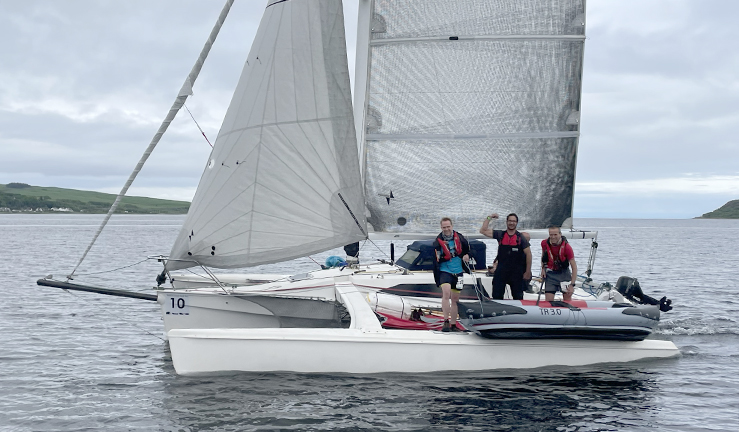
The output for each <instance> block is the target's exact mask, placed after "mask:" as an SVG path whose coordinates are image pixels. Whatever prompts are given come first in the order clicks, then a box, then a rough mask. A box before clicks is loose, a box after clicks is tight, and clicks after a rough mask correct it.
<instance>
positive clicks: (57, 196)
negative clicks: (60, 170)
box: [0, 183, 190, 214]
mask: <svg viewBox="0 0 739 432" xmlns="http://www.w3.org/2000/svg"><path fill="white" fill-rule="evenodd" d="M115 197H116V196H115V195H113V194H106V193H101V192H91V191H81V190H76V189H62V188H55V187H41V186H30V185H27V184H25V183H8V184H7V185H0V214H2V213H5V212H29V213H30V212H68V211H70V210H71V212H75V213H107V212H108V209H109V208H110V206H111V205H112V204H113V201H115ZM189 207H190V203H189V202H187V201H171V200H162V199H155V198H144V197H135V196H126V197H123V199H122V200H121V202H120V204H119V205H118V209H116V213H159V214H183V213H187V210H188V208H189Z"/></svg>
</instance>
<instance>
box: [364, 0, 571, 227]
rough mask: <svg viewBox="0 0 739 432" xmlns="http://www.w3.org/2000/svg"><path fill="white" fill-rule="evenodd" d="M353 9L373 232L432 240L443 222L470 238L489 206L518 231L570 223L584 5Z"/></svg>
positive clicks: (383, 4) (397, 2)
mask: <svg viewBox="0 0 739 432" xmlns="http://www.w3.org/2000/svg"><path fill="white" fill-rule="evenodd" d="M362 4H363V5H364V6H365V7H366V8H365V9H364V18H360V29H362V28H364V29H366V31H367V32H369V35H361V34H360V35H359V36H358V39H359V40H363V39H364V40H367V41H368V42H367V43H368V44H369V49H368V50H365V52H366V55H367V58H366V59H364V60H363V63H362V62H360V61H359V60H358V62H357V64H358V65H360V64H364V65H365V68H366V70H367V73H366V74H365V72H364V70H359V71H358V72H357V76H358V77H359V78H358V79H364V77H365V75H366V77H367V78H366V83H362V82H359V81H358V82H357V86H356V87H355V88H356V89H358V90H359V92H364V93H365V94H363V95H361V94H358V95H357V97H356V98H355V100H356V101H360V103H364V107H363V108H364V110H363V115H362V116H358V117H357V118H358V119H359V118H360V117H361V119H362V128H363V129H360V130H359V136H360V137H361V136H362V135H363V136H364V139H363V140H362V143H361V146H360V148H361V149H362V159H363V163H364V166H363V168H364V175H365V195H366V200H367V207H368V210H369V212H370V217H369V223H370V224H371V225H372V228H373V229H374V230H375V231H379V232H390V233H399V234H400V233H429V232H432V233H438V231H439V228H438V227H439V219H440V218H441V217H442V216H449V217H452V218H453V219H454V225H455V229H458V230H460V231H463V232H476V231H477V229H478V228H479V226H480V223H481V220H482V218H483V217H484V216H485V215H487V214H490V213H491V212H493V211H495V212H498V213H501V214H503V215H505V214H506V213H508V212H515V213H517V214H518V215H519V228H523V229H537V228H546V227H547V226H549V225H551V224H557V225H563V226H565V227H567V225H568V224H571V216H572V206H573V193H574V181H575V164H576V155H577V146H578V139H579V111H580V96H581V75H582V66H583V44H584V40H585V30H584V29H585V26H584V24H585V23H584V16H585V15H584V14H585V1H584V0H558V1H551V0H517V1H510V0H486V1H479V0H460V1H455V2H449V1H447V0H373V1H370V2H366V1H363V2H362ZM360 10H362V9H361V6H360ZM362 19H363V20H364V21H363V22H364V25H363V22H362V21H361V20H362ZM367 22H369V25H367ZM357 52H358V53H361V52H362V50H360V49H358V50H357ZM358 69H360V68H359V66H358Z"/></svg>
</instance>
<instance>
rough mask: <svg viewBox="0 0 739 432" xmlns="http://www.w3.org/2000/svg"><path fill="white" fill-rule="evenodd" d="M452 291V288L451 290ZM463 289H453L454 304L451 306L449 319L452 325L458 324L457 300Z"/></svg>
mask: <svg viewBox="0 0 739 432" xmlns="http://www.w3.org/2000/svg"><path fill="white" fill-rule="evenodd" d="M450 291H451V290H450ZM460 293H461V291H452V304H451V305H450V306H451V311H450V312H451V315H452V316H451V318H450V319H449V323H450V324H451V325H452V327H454V326H456V325H457V315H458V314H459V311H458V310H457V302H458V301H459V294H460Z"/></svg>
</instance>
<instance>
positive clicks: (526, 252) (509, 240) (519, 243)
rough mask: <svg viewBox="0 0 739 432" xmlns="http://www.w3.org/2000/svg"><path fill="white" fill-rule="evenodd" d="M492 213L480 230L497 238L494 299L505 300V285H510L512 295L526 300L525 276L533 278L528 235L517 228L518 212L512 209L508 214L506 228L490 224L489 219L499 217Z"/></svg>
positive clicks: (487, 235) (515, 298)
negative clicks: (494, 227)
mask: <svg viewBox="0 0 739 432" xmlns="http://www.w3.org/2000/svg"><path fill="white" fill-rule="evenodd" d="M497 219H498V213H493V214H491V215H490V216H488V217H487V218H485V220H484V221H483V223H482V228H480V234H482V235H484V236H486V237H490V238H492V239H495V240H497V241H498V255H497V256H496V257H495V259H496V260H497V261H498V265H497V266H496V268H495V273H493V299H495V300H502V299H503V296H505V286H506V284H508V285H509V286H510V287H511V297H513V299H514V300H523V289H524V282H523V281H524V280H531V247H530V245H529V241H528V239H527V238H526V237H525V236H524V235H523V234H521V233H520V232H518V231H517V230H516V227H517V226H518V216H517V215H516V214H515V213H511V214H509V215H508V217H506V228H507V229H506V230H505V231H503V230H494V229H492V228H490V221H493V220H497Z"/></svg>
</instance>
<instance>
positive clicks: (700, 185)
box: [0, 0, 739, 218]
mask: <svg viewBox="0 0 739 432" xmlns="http://www.w3.org/2000/svg"><path fill="white" fill-rule="evenodd" d="M344 3H345V5H344V9H345V15H346V25H347V45H348V47H349V64H350V69H351V72H352V74H353V64H354V44H355V40H356V37H355V32H356V10H357V1H356V0H345V2H344ZM265 5H266V0H237V1H236V4H235V5H234V7H233V8H232V11H231V14H230V15H229V17H228V19H227V20H226V24H225V25H224V27H223V30H222V31H221V34H220V36H219V37H218V40H217V41H216V43H215V45H214V47H213V50H212V51H211V55H210V57H209V59H208V61H207V62H206V64H205V66H204V67H203V70H202V73H201V76H200V78H198V81H197V83H196V85H195V88H194V96H193V97H192V98H190V99H189V101H188V103H187V105H188V107H189V108H190V110H191V111H192V113H193V115H194V116H195V119H196V120H197V121H198V122H199V123H200V125H201V127H202V128H203V130H204V131H205V133H206V134H207V135H208V137H209V138H210V139H211V141H214V140H215V137H216V135H217V133H218V129H219V127H220V124H221V120H222V118H223V115H224V113H225V110H226V107H227V105H228V103H229V101H230V98H231V91H232V90H233V88H234V87H235V85H236V81H237V80H238V76H239V74H240V72H241V69H242V66H243V62H244V60H245V58H246V55H247V53H248V50H249V48H250V46H251V42H252V38H253V37H254V33H255V32H256V28H257V26H258V24H259V20H260V18H261V15H262V12H263V11H264V6H265ZM222 6H223V1H216V0H176V1H175V0H167V1H164V0H126V1H100V0H65V1H57V0H24V1H18V0H0V40H2V43H0V184H5V183H9V182H24V183H29V184H32V185H38V186H57V187H66V188H74V189H87V190H98V191H103V192H111V193H117V192H118V191H120V189H121V187H122V186H123V184H124V182H125V180H126V178H127V177H128V175H129V174H130V172H131V171H132V169H133V167H134V166H135V164H136V162H137V161H138V159H139V158H140V156H141V154H142V152H143V151H144V149H145V148H146V147H147V145H148V144H149V142H150V141H151V138H152V136H153V135H154V133H155V132H156V130H157V128H158V127H159V124H160V122H161V121H162V119H163V118H164V116H165V115H166V114H167V111H168V110H169V107H170V106H171V104H172V102H173V100H174V98H175V96H176V95H177V91H178V90H179V88H180V87H181V85H182V83H183V81H184V79H185V77H186V76H187V74H188V73H189V71H190V69H191V67H192V64H193V63H194V61H195V59H196V58H197V55H198V54H199V52H200V50H201V49H202V46H203V43H204V42H205V40H206V38H207V36H208V34H209V33H210V30H211V28H212V26H213V24H214V23H215V20H216V18H217V16H218V14H219V13H220V10H221V8H222ZM738 20H739V2H737V1H729V0H618V1H616V0H590V1H588V5H587V35H588V39H587V41H586V45H585V71H584V81H583V82H584V84H583V100H582V119H581V124H582V130H581V132H582V135H581V139H580V151H579V155H578V168H577V181H576V186H575V191H576V192H575V217H576V218H578V217H634V218H688V217H694V216H699V215H701V214H702V213H705V212H708V211H711V210H713V209H715V208H717V207H719V206H721V205H723V204H724V203H725V202H727V201H729V200H731V199H739V138H738V137H737V136H738V135H739V47H737V41H739V25H737V21H738ZM209 153H210V147H209V145H208V144H207V143H206V142H205V140H204V139H203V138H202V136H201V135H200V133H199V131H198V130H197V128H196V126H195V125H194V123H193V121H192V119H191V118H190V116H189V115H188V113H187V111H185V110H183V111H182V112H180V114H179V115H178V117H177V119H176V120H175V121H174V122H173V124H172V126H171V127H170V129H169V131H168V133H167V134H166V135H165V137H164V138H163V139H162V141H161V142H160V144H159V146H158V147H157V149H156V150H155V152H154V154H153V155H152V157H151V158H150V159H149V162H148V163H147V164H146V166H145V167H144V170H143V171H142V172H141V174H140V175H139V177H138V178H137V180H136V181H135V182H134V185H133V187H132V188H131V190H130V191H129V195H143V196H153V197H160V198H171V199H183V200H189V199H190V198H191V197H192V195H193V194H194V191H195V187H196V186H197V182H198V180H199V178H200V174H201V173H202V170H203V168H204V165H205V161H206V159H207V157H208V154H209Z"/></svg>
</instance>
